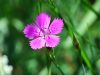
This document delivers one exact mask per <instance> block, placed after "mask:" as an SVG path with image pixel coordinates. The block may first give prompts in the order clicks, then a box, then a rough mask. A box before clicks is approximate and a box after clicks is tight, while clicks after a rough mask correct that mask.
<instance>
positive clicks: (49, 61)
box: [46, 48, 51, 75]
mask: <svg viewBox="0 0 100 75" xmlns="http://www.w3.org/2000/svg"><path fill="white" fill-rule="evenodd" d="M46 52H47V53H46V57H47V68H48V75H51V59H50V53H51V51H50V48H47V51H46Z"/></svg>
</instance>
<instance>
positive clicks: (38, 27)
mask: <svg viewBox="0 0 100 75" xmlns="http://www.w3.org/2000/svg"><path fill="white" fill-rule="evenodd" d="M50 20H51V17H50V16H49V15H48V14H47V13H40V14H39V15H38V16H37V17H36V21H35V22H34V23H32V24H28V25H27V26H26V27H25V28H24V30H23V32H24V34H25V37H27V38H28V39H30V40H31V41H30V46H31V48H32V49H40V48H42V47H55V46H57V45H58V44H59V42H60V37H59V36H57V34H59V33H60V32H61V31H62V29H63V26H64V23H63V21H62V19H60V18H55V19H54V20H53V21H52V23H51V24H50Z"/></svg>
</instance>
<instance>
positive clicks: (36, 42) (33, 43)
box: [30, 37, 45, 49]
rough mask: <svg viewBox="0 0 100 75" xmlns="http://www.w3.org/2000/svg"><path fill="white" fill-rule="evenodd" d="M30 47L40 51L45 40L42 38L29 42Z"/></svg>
mask: <svg viewBox="0 0 100 75" xmlns="http://www.w3.org/2000/svg"><path fill="white" fill-rule="evenodd" d="M30 46H31V48H32V49H40V48H42V47H44V46H45V40H44V39H43V37H39V38H36V39H34V40H32V41H30Z"/></svg>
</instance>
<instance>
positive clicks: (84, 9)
mask: <svg viewBox="0 0 100 75" xmlns="http://www.w3.org/2000/svg"><path fill="white" fill-rule="evenodd" d="M41 12H46V13H48V14H49V15H51V17H52V20H53V19H54V18H55V17H56V18H57V17H60V18H62V19H63V20H64V25H65V26H64V29H63V31H62V33H61V34H60V37H61V42H60V44H59V45H58V46H57V47H56V48H54V54H55V57H56V62H57V64H59V66H60V68H61V69H62V71H63V72H64V74H65V75H100V0H0V58H2V59H3V55H6V57H7V58H8V60H7V59H6V60H7V61H8V63H7V64H6V65H8V66H9V65H10V66H12V70H11V74H10V73H9V74H7V73H5V72H6V71H4V66H3V64H2V63H0V65H1V66H0V75H47V72H48V71H47V68H46V66H47V65H46V54H45V51H44V50H45V48H42V49H41V50H39V51H34V50H32V49H31V48H30V47H29V40H28V39H27V38H25V37H24V34H23V32H22V31H23V29H24V27H25V26H26V25H27V24H28V23H32V22H34V21H35V18H36V16H37V15H38V14H39V13H41ZM2 59H1V60H0V61H2ZM6 60H5V61H6ZM6 70H7V72H9V71H10V70H9V68H7V67H6ZM52 75H61V73H60V71H59V70H58V69H57V68H56V67H55V65H54V64H53V63H52Z"/></svg>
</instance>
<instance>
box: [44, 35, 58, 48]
mask: <svg viewBox="0 0 100 75" xmlns="http://www.w3.org/2000/svg"><path fill="white" fill-rule="evenodd" d="M45 40H46V47H55V46H57V45H58V44H59V42H60V38H59V36H56V35H49V36H47V37H46V39H45Z"/></svg>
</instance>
